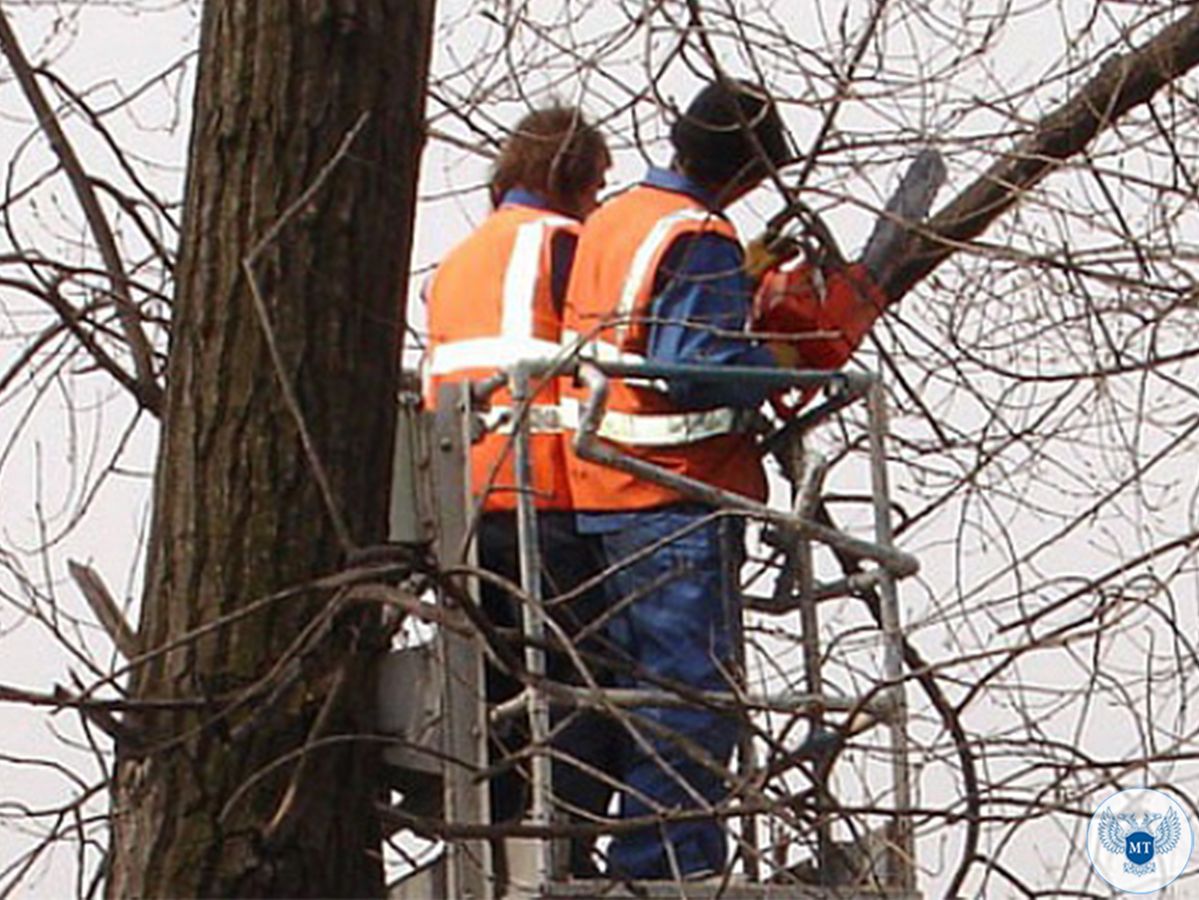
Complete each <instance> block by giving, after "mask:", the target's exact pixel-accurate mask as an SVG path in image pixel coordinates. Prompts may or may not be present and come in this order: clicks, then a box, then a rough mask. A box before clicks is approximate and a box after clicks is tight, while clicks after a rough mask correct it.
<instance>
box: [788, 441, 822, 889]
mask: <svg viewBox="0 0 1199 900" xmlns="http://www.w3.org/2000/svg"><path fill="white" fill-rule="evenodd" d="M789 449H790V452H791V471H792V473H793V474H794V479H795V480H794V486H795V491H796V497H795V509H794V512H795V514H796V515H798V516H802V517H804V518H806V519H811V518H812V516H813V513H814V511H815V509H816V506H817V504H818V503H819V502H820V492H821V490H822V488H823V487H824V476H825V473H826V469H827V463H826V462H825V461H824V459H823V458H821V457H820V456H818V455H813V457H812V459H810V460H809V459H808V455H807V454H806V453H805V452H804V446H803V435H802V433H798V434H796V435H795V437H794V438H793V439H792V441H791V446H790V448H789ZM792 565H793V573H792V574H793V578H794V584H793V587H794V589H795V590H797V591H798V592H799V596H800V600H801V602H800V604H799V627H800V635H801V638H802V641H803V656H804V679H805V682H806V684H807V689H808V691H809V692H810V693H811V694H812V695H813V696H823V693H824V675H823V672H822V671H821V665H820V614H819V612H818V610H817V609H816V600H815V597H814V596H813V594H814V593H815V590H814V586H815V583H816V572H815V562H814V560H813V554H812V542H811V541H810V540H809V539H808V538H799V539H798V540H796V542H795V548H794V552H793V555H792ZM808 728H809V729H810V730H809V732H808V734H809V736H813V735H816V734H818V733H819V732H820V731H821V730H823V728H824V716H823V715H821V714H820V713H819V712H817V713H816V714H815V715H813V716H811V717H810V718H809V719H808ZM815 787H816V788H817V792H816V809H817V812H818V814H819V815H820V819H819V820H818V825H817V827H816V861H817V864H818V865H819V867H820V870H821V872H825V871H828V868H829V866H830V865H831V857H830V850H831V848H832V827H831V824H830V823H829V821H828V820H827V818H826V817H825V812H826V810H827V807H828V804H827V803H826V802H825V801H826V797H827V793H826V791H825V787H826V786H824V785H815Z"/></svg>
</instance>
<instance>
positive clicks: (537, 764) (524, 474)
mask: <svg viewBox="0 0 1199 900" xmlns="http://www.w3.org/2000/svg"><path fill="white" fill-rule="evenodd" d="M508 388H509V392H510V394H511V396H512V409H513V419H514V432H513V439H514V444H513V454H514V464H515V465H514V468H515V470H516V536H517V546H518V547H519V548H520V586H521V589H522V590H523V591H524V593H525V603H524V604H523V605H522V606H521V627H522V629H523V633H524V636H525V639H526V641H527V643H526V645H525V667H526V668H527V669H528V670H529V674H530V675H531V676H532V677H533V678H534V679H535V680H537V679H542V678H544V677H545V675H546V659H545V651H544V650H543V649H541V648H542V647H543V646H544V644H545V607H544V606H542V602H541V601H542V596H541V542H540V541H539V540H538V534H537V506H536V502H535V501H536V498H535V497H534V496H533V458H532V453H531V448H530V446H529V429H530V419H531V416H530V415H529V401H530V399H531V397H530V390H529V373H528V370H527V369H526V368H525V367H524V366H522V365H520V364H517V365H515V366H513V367H512V368H511V369H510V370H509V373H508ZM528 698H529V737H530V740H531V741H532V742H533V746H534V747H535V748H537V749H536V750H535V752H534V753H533V757H532V764H531V768H532V779H531V784H530V804H529V820H530V822H532V823H533V824H534V825H542V826H548V825H549V824H550V818H551V813H552V808H553V802H552V791H553V782H552V767H553V762H552V759H551V757H550V755H549V748H548V746H547V741H548V740H549V733H550V709H549V701H548V698H547V697H546V694H545V692H544V691H542V690H541V689H540V686H539V685H534V687H533V689H532V690H530V691H529V692H528ZM553 871H554V842H553V841H552V840H545V841H542V842H540V845H539V847H538V853H537V881H538V883H539V884H541V885H546V884H548V883H549V881H550V879H551V877H552V875H553Z"/></svg>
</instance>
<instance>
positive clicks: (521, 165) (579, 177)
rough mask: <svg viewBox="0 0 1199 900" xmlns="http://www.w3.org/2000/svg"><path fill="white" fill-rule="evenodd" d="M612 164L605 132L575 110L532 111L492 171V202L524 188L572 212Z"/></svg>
mask: <svg viewBox="0 0 1199 900" xmlns="http://www.w3.org/2000/svg"><path fill="white" fill-rule="evenodd" d="M610 164H611V157H610V156H609V154H608V145H607V142H606V141H605V140H604V137H603V135H602V134H600V133H599V130H598V129H596V127H595V126H594V125H591V124H590V123H589V122H588V121H587V120H586V119H585V118H584V117H583V114H582V113H581V112H580V111H579V110H577V109H571V108H569V107H566V106H550V107H546V108H545V109H537V110H534V111H533V112H531V113H529V114H528V115H527V116H525V117H524V118H523V119H521V120H520V122H519V123H517V125H516V128H515V129H514V130H513V131H512V134H511V135H509V136H508V139H507V140H506V141H505V142H504V146H503V148H502V149H501V150H500V155H499V158H498V159H497V160H496V162H495V167H494V168H493V169H492V173H491V185H490V188H491V202H492V205H495V206H498V205H499V203H500V201H501V200H502V199H503V197H504V194H505V193H506V192H507V191H509V190H511V189H512V188H516V187H521V188H525V189H526V190H530V191H534V192H536V193H538V194H540V195H542V196H543V197H545V199H546V200H548V201H549V203H550V205H551V206H553V207H554V208H555V209H557V210H559V211H562V212H568V213H573V212H575V211H576V209H577V208H578V205H579V200H580V198H581V195H582V193H583V192H584V191H586V190H587V189H588V188H590V187H593V186H594V185H596V184H597V183H598V182H599V181H600V180H601V179H602V177H603V173H604V170H605V169H607V168H608V166H609V165H610Z"/></svg>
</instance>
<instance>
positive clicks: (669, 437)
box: [599, 406, 753, 447]
mask: <svg viewBox="0 0 1199 900" xmlns="http://www.w3.org/2000/svg"><path fill="white" fill-rule="evenodd" d="M752 423H753V411H749V412H747V411H745V410H740V409H733V408H731V407H727V406H726V407H719V408H717V409H704V410H698V411H695V412H682V413H656V414H651V413H645V414H635V413H625V412H613V411H608V412H606V413H604V418H603V421H601V422H600V427H599V436H600V437H602V438H605V439H606V440H609V441H615V442H616V443H618V444H628V445H630V446H634V447H677V446H680V445H682V444H693V443H695V442H697V441H702V440H706V439H707V438H713V437H718V436H720V435H722V434H736V433H739V432H744V431H748V430H750V427H751V425H752Z"/></svg>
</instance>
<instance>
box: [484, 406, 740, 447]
mask: <svg viewBox="0 0 1199 900" xmlns="http://www.w3.org/2000/svg"><path fill="white" fill-rule="evenodd" d="M479 415H480V418H482V420H483V424H484V425H485V426H486V428H487V430H488V431H494V432H495V433H497V434H511V433H512V431H513V428H514V415H513V409H512V407H511V406H492V407H491V408H490V409H488V410H486V411H483V412H481V413H480V414H479ZM527 415H528V421H529V430H530V432H531V433H532V434H561V433H563V432H567V431H574V430H576V429H577V428H578V427H579V405H578V401H577V400H575V399H573V398H569V397H568V398H566V399H564V400H563V401H562V403H561V405H559V406H542V405H532V406H530V407H529V408H528V413H527ZM755 416H756V411H754V410H743V409H734V408H732V407H727V406H725V407H718V408H717V409H704V410H698V411H694V412H681V413H645V414H639V413H627V412H616V411H613V410H608V411H607V412H605V413H604V418H603V421H602V422H600V427H599V436H600V437H602V438H604V439H605V440H609V441H615V442H616V443H618V444H628V445H629V446H636V447H677V446H681V445H683V444H692V443H695V442H696V441H702V440H706V439H707V438H712V437H719V436H720V435H722V434H739V433H742V432H746V431H749V430H751V428H752V426H753V423H754V419H755Z"/></svg>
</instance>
